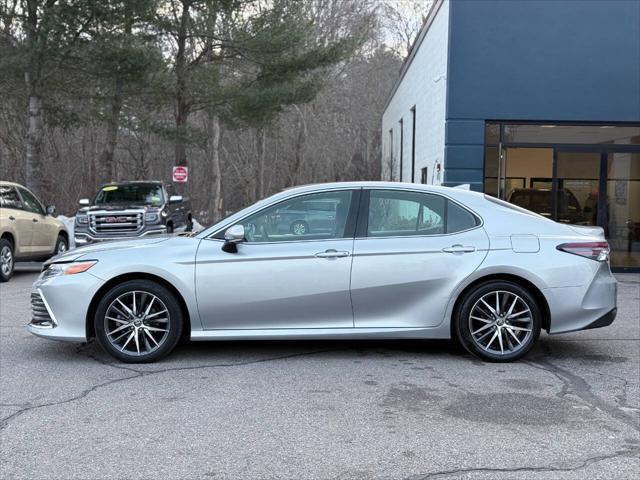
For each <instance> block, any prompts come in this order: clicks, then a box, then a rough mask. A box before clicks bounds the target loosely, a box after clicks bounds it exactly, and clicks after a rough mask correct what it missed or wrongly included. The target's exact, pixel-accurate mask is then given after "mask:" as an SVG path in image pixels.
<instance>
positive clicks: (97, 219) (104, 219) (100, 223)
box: [89, 211, 143, 236]
mask: <svg viewBox="0 0 640 480" xmlns="http://www.w3.org/2000/svg"><path fill="white" fill-rule="evenodd" d="M89 227H90V229H91V230H92V231H93V232H94V233H98V234H103V235H114V236H117V235H118V234H122V233H135V232H138V231H140V230H142V227H143V213H142V212H140V211H126V212H105V213H91V214H89Z"/></svg>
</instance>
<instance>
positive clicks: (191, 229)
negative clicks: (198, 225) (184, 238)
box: [184, 215, 193, 232]
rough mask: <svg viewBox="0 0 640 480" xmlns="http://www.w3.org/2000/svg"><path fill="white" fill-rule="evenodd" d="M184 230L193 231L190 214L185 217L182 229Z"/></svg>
mask: <svg viewBox="0 0 640 480" xmlns="http://www.w3.org/2000/svg"><path fill="white" fill-rule="evenodd" d="M184 231H185V232H193V219H192V218H191V215H189V217H188V218H187V226H186V227H185V229H184Z"/></svg>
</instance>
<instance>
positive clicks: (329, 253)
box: [315, 249, 351, 258]
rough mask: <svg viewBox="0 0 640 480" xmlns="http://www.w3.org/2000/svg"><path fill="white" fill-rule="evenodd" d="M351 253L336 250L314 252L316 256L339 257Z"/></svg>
mask: <svg viewBox="0 0 640 480" xmlns="http://www.w3.org/2000/svg"><path fill="white" fill-rule="evenodd" d="M349 255H351V253H349V252H339V251H337V250H333V249H331V250H325V251H324V252H318V253H316V254H315V256H316V257H318V258H340V257H348V256H349Z"/></svg>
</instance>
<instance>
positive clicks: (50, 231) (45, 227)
mask: <svg viewBox="0 0 640 480" xmlns="http://www.w3.org/2000/svg"><path fill="white" fill-rule="evenodd" d="M18 191H19V192H20V196H21V197H22V203H23V205H24V210H25V213H26V214H27V217H30V218H31V223H32V228H33V237H32V240H31V254H32V255H46V254H49V253H52V252H53V250H54V248H55V243H56V238H57V230H56V228H55V226H54V225H52V224H51V223H49V222H47V218H46V215H45V211H44V207H43V206H42V203H40V200H38V199H37V198H36V196H35V195H34V194H33V193H31V192H30V191H29V190H27V189H26V188H23V187H18Z"/></svg>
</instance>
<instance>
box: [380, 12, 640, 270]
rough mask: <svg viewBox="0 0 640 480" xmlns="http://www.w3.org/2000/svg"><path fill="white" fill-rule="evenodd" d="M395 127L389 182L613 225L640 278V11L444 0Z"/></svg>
mask: <svg viewBox="0 0 640 480" xmlns="http://www.w3.org/2000/svg"><path fill="white" fill-rule="evenodd" d="M382 128H383V160H382V161H383V165H382V171H383V176H384V177H386V178H387V179H393V180H398V181H406V182H421V183H430V184H443V185H457V184H463V183H464V184H469V185H470V187H471V188H472V189H474V190H477V191H484V192H486V193H488V194H491V195H495V196H498V197H500V198H503V199H506V200H508V201H512V202H513V203H516V204H518V205H521V206H525V207H526V208H530V209H531V210H534V211H537V212H538V213H541V214H543V215H546V216H549V217H550V218H552V219H554V220H557V221H563V222H571V223H578V224H590V225H591V224H593V225H600V226H602V227H603V228H604V229H605V233H606V235H607V237H608V239H609V242H610V244H611V247H612V266H614V267H616V268H617V269H630V270H637V269H640V1H638V0H602V1H591V0H511V1H509V0H481V1H479V0H436V1H435V2H434V5H433V7H432V8H431V11H430V13H429V15H428V18H427V20H426V22H425V24H424V25H423V27H422V30H421V31H420V33H419V36H418V38H417V40H416V42H415V45H414V46H413V48H412V50H411V52H410V54H409V56H408V58H407V60H406V61H405V63H404V65H403V67H402V70H401V75H400V78H399V79H398V81H397V83H396V85H395V86H394V88H393V90H392V92H391V94H390V96H389V99H388V101H387V106H386V109H385V112H384V116H383V125H382Z"/></svg>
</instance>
